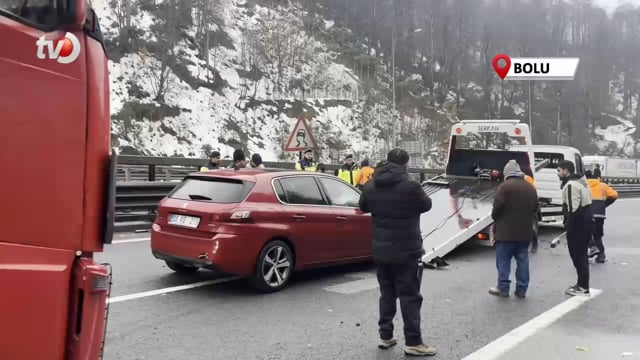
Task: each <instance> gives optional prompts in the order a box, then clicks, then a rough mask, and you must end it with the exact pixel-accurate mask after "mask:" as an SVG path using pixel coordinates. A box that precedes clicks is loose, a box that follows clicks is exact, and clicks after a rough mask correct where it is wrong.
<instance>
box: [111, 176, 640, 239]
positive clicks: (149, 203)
mask: <svg viewBox="0 0 640 360" xmlns="http://www.w3.org/2000/svg"><path fill="white" fill-rule="evenodd" d="M177 184H178V182H177V181H155V182H123V183H119V184H117V191H116V218H115V221H116V231H119V232H122V231H135V230H143V229H149V227H150V226H151V223H152V222H153V220H154V218H155V212H156V209H157V204H158V202H159V201H160V200H162V199H163V198H164V197H165V196H166V195H167V194H168V193H169V192H170V191H171V190H172V189H173V188H174V187H175V186H176V185H177ZM612 187H613V188H614V189H615V190H616V191H617V192H618V194H619V196H620V197H621V198H627V197H638V196H640V185H635V184H618V185H612Z"/></svg>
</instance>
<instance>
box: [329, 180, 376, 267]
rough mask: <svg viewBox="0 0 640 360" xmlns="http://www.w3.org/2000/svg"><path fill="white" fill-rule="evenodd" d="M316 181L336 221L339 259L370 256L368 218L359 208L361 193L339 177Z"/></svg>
mask: <svg viewBox="0 0 640 360" xmlns="http://www.w3.org/2000/svg"><path fill="white" fill-rule="evenodd" d="M318 180H319V181H320V184H321V185H322V188H323V190H324V192H325V194H326V196H327V198H328V200H329V204H331V209H332V210H333V212H334V214H335V216H336V220H337V221H338V225H337V231H336V232H337V234H336V236H337V237H336V238H337V243H338V244H337V246H338V248H337V250H336V252H337V253H338V254H340V257H341V258H355V257H363V256H369V255H371V215H370V214H364V213H363V212H362V211H361V210H360V209H359V206H358V203H359V201H360V192H359V191H357V190H356V189H355V188H353V187H352V186H351V185H349V184H347V183H345V182H344V181H342V180H340V179H338V178H333V177H328V176H320V177H318Z"/></svg>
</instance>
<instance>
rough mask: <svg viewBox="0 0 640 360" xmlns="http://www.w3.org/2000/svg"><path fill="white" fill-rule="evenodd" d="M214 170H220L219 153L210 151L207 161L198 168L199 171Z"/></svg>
mask: <svg viewBox="0 0 640 360" xmlns="http://www.w3.org/2000/svg"><path fill="white" fill-rule="evenodd" d="M216 169H220V151H212V152H211V154H210V155H209V161H207V163H206V164H204V165H202V166H201V167H200V171H209V170H216Z"/></svg>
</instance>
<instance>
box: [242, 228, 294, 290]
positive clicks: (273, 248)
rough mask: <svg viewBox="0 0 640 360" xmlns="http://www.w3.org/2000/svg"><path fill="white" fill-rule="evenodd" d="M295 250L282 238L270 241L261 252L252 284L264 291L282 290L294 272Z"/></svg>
mask: <svg viewBox="0 0 640 360" xmlns="http://www.w3.org/2000/svg"><path fill="white" fill-rule="evenodd" d="M293 264H294V258H293V252H292V251H291V249H290V248H289V246H288V245H287V244H286V243H285V242H284V241H281V240H274V241H270V242H268V243H267V244H266V245H265V246H264V247H263V248H262V251H261V252H260V255H259V256H258V261H257V262H256V269H255V273H254V274H253V277H252V278H251V279H250V281H251V285H252V286H253V287H254V288H255V289H256V290H258V291H260V292H263V293H272V292H276V291H280V290H282V289H283V288H284V287H285V286H286V285H287V283H288V282H289V279H290V278H291V274H292V273H293Z"/></svg>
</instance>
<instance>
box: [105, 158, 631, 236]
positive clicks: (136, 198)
mask: <svg viewBox="0 0 640 360" xmlns="http://www.w3.org/2000/svg"><path fill="white" fill-rule="evenodd" d="M206 161H207V159H193V158H160V157H146V156H119V157H118V163H119V166H118V175H119V176H118V180H119V182H118V183H117V187H116V215H115V231H120V232H122V231H132V230H140V229H149V227H150V224H151V223H152V222H153V220H154V218H155V212H156V208H157V204H158V202H159V201H160V200H162V198H164V197H165V196H166V195H167V194H168V193H169V192H170V191H171V190H172V189H173V188H174V187H175V186H176V185H177V183H178V182H179V181H180V180H181V179H182V178H184V176H186V175H187V174H189V173H193V172H197V171H198V169H199V167H200V166H201V165H202V164H204V163H205V162H206ZM228 164H229V161H228V160H226V161H224V162H223V166H224V165H228ZM265 166H267V167H270V168H274V169H281V170H286V169H290V170H292V169H293V168H294V166H295V164H294V163H277V162H267V163H265ZM325 166H326V168H327V170H329V171H331V170H337V169H338V168H339V167H340V165H334V164H327V165H325ZM407 172H409V173H410V174H412V175H414V176H416V179H415V180H420V181H421V182H422V181H425V180H426V179H427V178H428V177H432V176H435V175H437V174H441V173H442V172H443V171H442V170H441V169H418V168H409V169H407ZM418 176H419V179H418V178H417V177H418ZM156 179H157V180H160V179H161V180H162V181H155V180H156ZM607 180H613V179H607ZM610 185H611V186H612V187H613V188H614V189H616V191H618V193H619V195H620V197H638V196H640V184H616V183H615V181H611V184H610Z"/></svg>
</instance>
